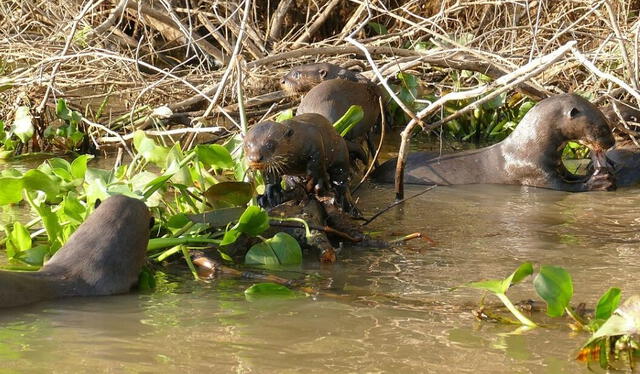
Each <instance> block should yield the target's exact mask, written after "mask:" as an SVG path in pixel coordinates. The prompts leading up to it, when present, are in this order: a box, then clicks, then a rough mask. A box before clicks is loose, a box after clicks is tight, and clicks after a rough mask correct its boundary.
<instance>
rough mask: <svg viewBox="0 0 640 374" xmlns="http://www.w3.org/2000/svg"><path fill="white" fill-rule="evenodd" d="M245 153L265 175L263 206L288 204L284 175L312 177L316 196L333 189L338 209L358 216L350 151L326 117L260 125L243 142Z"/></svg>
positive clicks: (309, 115)
mask: <svg viewBox="0 0 640 374" xmlns="http://www.w3.org/2000/svg"><path fill="white" fill-rule="evenodd" d="M244 152H245V155H246V158H247V160H248V161H249V167H250V168H251V169H254V170H262V171H263V172H264V177H265V179H266V182H267V191H266V192H265V196H264V197H263V199H261V200H260V202H261V205H263V206H275V205H278V204H280V203H282V202H284V200H286V198H285V197H284V191H282V188H281V182H282V176H283V175H287V176H300V177H311V180H310V181H311V183H312V186H313V187H312V188H313V189H314V190H315V192H316V193H319V194H321V193H322V192H324V191H325V190H327V189H332V190H333V191H334V192H335V195H336V201H337V203H338V205H339V206H341V207H342V208H343V209H344V210H345V211H346V212H348V213H351V214H354V215H357V214H358V211H357V209H356V207H355V205H354V203H353V199H352V197H351V190H350V189H349V173H350V170H349V164H350V161H349V150H348V148H347V145H346V143H345V141H344V139H342V137H341V136H340V135H339V134H338V132H337V131H336V130H335V129H334V128H333V126H332V125H331V123H329V121H327V119H326V118H324V117H323V116H321V115H319V114H315V113H307V114H302V115H298V116H295V117H293V118H291V119H288V120H285V121H283V122H282V123H278V122H273V121H265V122H261V123H258V124H257V125H254V126H253V127H251V129H249V132H248V133H247V136H246V137H245V139H244Z"/></svg>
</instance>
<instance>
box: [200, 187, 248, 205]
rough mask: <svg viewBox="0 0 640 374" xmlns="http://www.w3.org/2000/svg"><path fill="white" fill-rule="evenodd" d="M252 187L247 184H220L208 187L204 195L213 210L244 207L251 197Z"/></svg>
mask: <svg viewBox="0 0 640 374" xmlns="http://www.w3.org/2000/svg"><path fill="white" fill-rule="evenodd" d="M253 192H254V191H253V186H252V185H251V183H247V182H221V183H216V184H214V185H213V186H211V187H209V189H207V190H206V191H205V193H204V196H205V197H206V198H207V201H208V202H209V203H210V204H211V205H212V206H213V207H214V208H215V209H220V208H228V207H235V206H245V205H246V204H247V203H248V202H249V200H251V198H252V197H253Z"/></svg>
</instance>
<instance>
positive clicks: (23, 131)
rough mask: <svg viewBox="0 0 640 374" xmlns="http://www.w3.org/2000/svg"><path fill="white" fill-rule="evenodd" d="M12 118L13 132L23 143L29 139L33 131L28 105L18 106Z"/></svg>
mask: <svg viewBox="0 0 640 374" xmlns="http://www.w3.org/2000/svg"><path fill="white" fill-rule="evenodd" d="M14 118H15V119H14V120H13V132H14V133H15V134H16V136H18V138H20V140H21V141H22V142H23V143H26V142H28V141H29V139H31V137H32V136H33V132H34V126H33V117H32V116H31V112H30V111H29V107H28V106H19V107H18V108H17V109H16V113H15V117H14Z"/></svg>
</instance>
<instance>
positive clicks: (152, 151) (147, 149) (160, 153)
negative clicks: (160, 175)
mask: <svg viewBox="0 0 640 374" xmlns="http://www.w3.org/2000/svg"><path fill="white" fill-rule="evenodd" d="M133 145H134V147H135V148H136V151H138V153H139V154H141V155H142V157H144V159H145V160H147V161H148V162H151V163H154V164H155V165H157V166H159V167H161V168H164V167H165V166H166V163H167V156H168V154H169V150H168V149H167V148H166V147H161V146H159V145H157V144H156V142H155V141H154V140H153V139H151V138H149V137H147V135H146V134H145V133H144V132H143V131H141V130H138V131H136V132H135V134H134V135H133Z"/></svg>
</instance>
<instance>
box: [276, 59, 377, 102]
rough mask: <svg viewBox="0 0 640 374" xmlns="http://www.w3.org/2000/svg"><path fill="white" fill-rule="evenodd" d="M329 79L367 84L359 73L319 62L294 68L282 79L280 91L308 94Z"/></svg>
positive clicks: (365, 79)
mask: <svg viewBox="0 0 640 374" xmlns="http://www.w3.org/2000/svg"><path fill="white" fill-rule="evenodd" d="M331 79H344V80H348V81H352V82H361V83H368V82H370V81H369V80H368V79H367V78H365V77H363V76H362V75H360V74H359V73H357V72H355V71H353V70H349V69H345V68H343V67H340V66H338V65H334V64H330V63H327V62H321V63H317V64H306V65H301V66H296V67H294V68H292V69H291V71H290V72H289V73H287V75H285V76H284V78H282V81H281V82H280V84H281V85H282V89H283V90H285V91H286V92H289V93H291V94H301V93H305V92H308V91H309V90H310V89H312V88H313V87H315V86H317V85H318V84H320V83H322V82H324V81H328V80H331Z"/></svg>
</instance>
